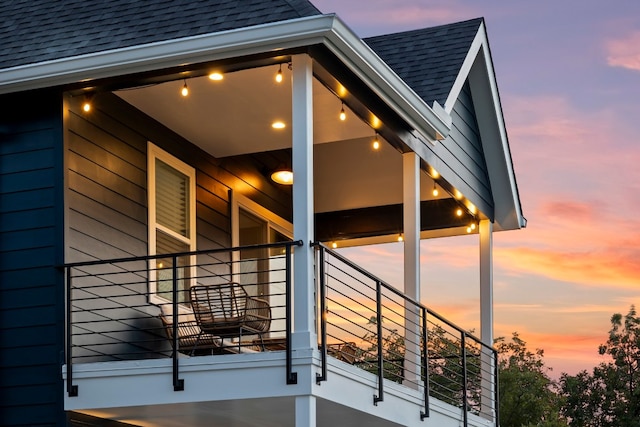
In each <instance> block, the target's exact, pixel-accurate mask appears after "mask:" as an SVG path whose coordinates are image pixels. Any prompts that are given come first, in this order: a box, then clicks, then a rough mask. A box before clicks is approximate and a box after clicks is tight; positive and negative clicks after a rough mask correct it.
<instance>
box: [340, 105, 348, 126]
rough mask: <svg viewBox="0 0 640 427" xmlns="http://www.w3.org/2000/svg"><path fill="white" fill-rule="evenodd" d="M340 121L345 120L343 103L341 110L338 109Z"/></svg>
mask: <svg viewBox="0 0 640 427" xmlns="http://www.w3.org/2000/svg"><path fill="white" fill-rule="evenodd" d="M340 120H341V121H343V122H344V121H345V120H347V113H345V111H344V102H343V103H342V108H340Z"/></svg>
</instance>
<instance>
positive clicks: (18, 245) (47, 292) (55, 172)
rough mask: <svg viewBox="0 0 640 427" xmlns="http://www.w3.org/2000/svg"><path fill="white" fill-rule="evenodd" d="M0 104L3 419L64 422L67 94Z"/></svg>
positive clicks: (15, 422)
mask: <svg viewBox="0 0 640 427" xmlns="http://www.w3.org/2000/svg"><path fill="white" fill-rule="evenodd" d="M0 105H3V106H11V108H10V109H6V110H3V114H2V115H1V116H0V234H1V235H2V238H1V239H0V354H2V357H1V358H0V425H3V426H39V425H43V426H44V425H46V426H52V425H60V426H62V425H65V416H64V411H63V408H62V393H61V391H62V379H61V370H60V361H61V354H62V351H63V336H64V323H63V315H64V300H63V298H64V292H63V287H64V280H63V276H62V274H61V272H60V270H58V269H56V265H58V264H60V263H62V262H63V253H64V252H63V251H64V243H63V228H62V218H63V199H62V194H63V193H62V191H63V190H62V189H63V172H62V158H63V148H62V135H63V131H62V96H61V95H60V94H58V93H55V92H49V91H41V92H33V93H24V94H20V96H19V97H16V96H12V95H5V96H3V97H0Z"/></svg>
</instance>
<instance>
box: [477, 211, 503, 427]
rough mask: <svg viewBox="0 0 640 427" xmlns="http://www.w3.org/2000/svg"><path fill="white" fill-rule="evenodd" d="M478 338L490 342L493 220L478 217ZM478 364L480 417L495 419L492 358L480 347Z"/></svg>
mask: <svg viewBox="0 0 640 427" xmlns="http://www.w3.org/2000/svg"><path fill="white" fill-rule="evenodd" d="M479 232H480V339H481V340H482V342H483V343H484V344H485V345H486V346H489V347H491V346H493V223H492V222H491V221H490V220H486V219H485V220H481V221H480V227H479ZM480 366H481V368H482V374H481V387H482V396H481V402H482V408H481V414H482V416H483V417H484V418H487V419H489V420H495V416H496V411H497V410H498V409H497V404H498V402H496V401H495V387H496V384H495V380H496V379H495V378H494V376H493V373H494V370H495V362H494V359H493V355H492V354H491V352H490V351H488V350H487V349H486V348H484V347H483V348H482V354H481V361H480Z"/></svg>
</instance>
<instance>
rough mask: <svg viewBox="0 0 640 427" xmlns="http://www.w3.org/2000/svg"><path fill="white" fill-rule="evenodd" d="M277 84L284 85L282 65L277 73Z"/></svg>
mask: <svg viewBox="0 0 640 427" xmlns="http://www.w3.org/2000/svg"><path fill="white" fill-rule="evenodd" d="M276 83H282V64H280V68H278V72H277V73H276Z"/></svg>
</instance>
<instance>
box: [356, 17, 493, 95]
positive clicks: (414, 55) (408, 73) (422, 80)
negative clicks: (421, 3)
mask: <svg viewBox="0 0 640 427" xmlns="http://www.w3.org/2000/svg"><path fill="white" fill-rule="evenodd" d="M482 22H483V19H482V18H476V19H472V20H469V21H463V22H457V23H454V24H448V25H441V26H438V27H431V28H425V29H420V30H413V31H406V32H402V33H394V34H386V35H382V36H375V37H370V38H367V39H364V41H365V42H366V43H367V44H368V45H369V46H370V47H371V48H372V49H373V50H374V51H375V52H376V53H377V54H378V56H380V58H382V60H384V61H385V62H386V63H387V64H388V65H389V66H390V67H391V68H392V69H393V71H395V73H396V74H398V76H400V78H401V79H402V80H404V81H405V83H407V84H408V85H409V86H410V87H411V88H412V89H413V90H414V91H415V92H416V93H417V94H418V96H420V97H421V98H422V99H423V100H425V101H426V102H427V103H428V104H429V105H431V104H432V103H433V101H437V102H438V103H439V104H440V105H444V103H445V101H446V100H447V96H448V95H449V92H450V91H451V89H452V86H453V83H454V81H455V79H456V77H457V76H458V73H459V71H460V68H461V67H462V63H463V61H464V59H465V57H466V56H467V53H468V52H469V48H470V47H471V43H472V42H473V39H474V38H475V36H476V34H477V32H478V28H479V27H480V24H481V23H482Z"/></svg>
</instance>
